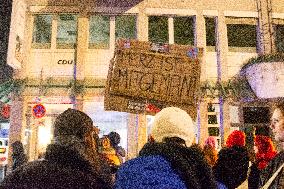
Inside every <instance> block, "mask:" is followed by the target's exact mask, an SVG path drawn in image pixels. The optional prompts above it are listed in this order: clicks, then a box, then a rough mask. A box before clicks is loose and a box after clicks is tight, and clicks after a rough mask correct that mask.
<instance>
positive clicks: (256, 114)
mask: <svg viewBox="0 0 284 189" xmlns="http://www.w3.org/2000/svg"><path fill="white" fill-rule="evenodd" d="M243 114H244V123H248V124H260V123H269V122H270V116H269V115H270V109H269V108H268V107H244V108H243Z"/></svg>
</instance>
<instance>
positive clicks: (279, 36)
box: [274, 25, 284, 52]
mask: <svg viewBox="0 0 284 189" xmlns="http://www.w3.org/2000/svg"><path fill="white" fill-rule="evenodd" d="M274 30H275V45H276V50H277V52H284V25H275V26H274Z"/></svg>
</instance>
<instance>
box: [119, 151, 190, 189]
mask: <svg viewBox="0 0 284 189" xmlns="http://www.w3.org/2000/svg"><path fill="white" fill-rule="evenodd" d="M150 186H151V187H154V188H155V187H156V188H173V189H175V188H176V189H178V188H181V189H183V188H185V184H184V183H183V181H182V180H181V179H180V178H179V176H178V175H177V174H176V173H175V172H174V170H173V169H172V168H171V164H170V163H169V162H168V161H167V160H166V159H165V158H164V157H162V156H160V155H151V156H140V157H137V158H134V159H131V160H129V161H127V162H125V163H124V164H122V166H121V167H120V168H119V170H118V172H117V177H116V182H115V188H124V187H125V188H132V187H133V188H134V187H135V188H148V187H150Z"/></svg>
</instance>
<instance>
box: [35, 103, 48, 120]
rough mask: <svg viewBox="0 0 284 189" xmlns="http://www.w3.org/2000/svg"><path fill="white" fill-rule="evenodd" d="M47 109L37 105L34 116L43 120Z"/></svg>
mask: <svg viewBox="0 0 284 189" xmlns="http://www.w3.org/2000/svg"><path fill="white" fill-rule="evenodd" d="M45 113H46V109H45V107H44V106H43V105H42V104H37V105H35V106H34V107H33V115H34V116H35V117H36V118H41V117H43V116H44V115H45Z"/></svg>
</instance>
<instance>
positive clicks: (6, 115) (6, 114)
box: [1, 104, 11, 119]
mask: <svg viewBox="0 0 284 189" xmlns="http://www.w3.org/2000/svg"><path fill="white" fill-rule="evenodd" d="M10 112H11V106H10V105H8V104H5V105H3V106H2V110H1V116H2V117H3V118H4V119H9V118H10Z"/></svg>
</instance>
